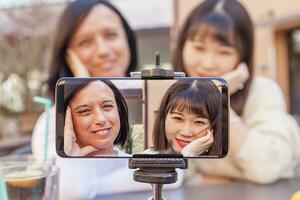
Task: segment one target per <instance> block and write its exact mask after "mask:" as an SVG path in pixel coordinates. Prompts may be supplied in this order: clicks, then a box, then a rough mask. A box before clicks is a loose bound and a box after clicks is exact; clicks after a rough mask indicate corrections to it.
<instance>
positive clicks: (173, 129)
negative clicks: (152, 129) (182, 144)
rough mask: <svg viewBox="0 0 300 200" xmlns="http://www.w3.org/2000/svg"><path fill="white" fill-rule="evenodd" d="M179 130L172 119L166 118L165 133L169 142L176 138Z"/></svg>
mask: <svg viewBox="0 0 300 200" xmlns="http://www.w3.org/2000/svg"><path fill="white" fill-rule="evenodd" d="M178 130H179V128H178V126H177V124H176V123H174V122H172V120H171V119H170V118H168V117H167V118H166V121H165V133H166V137H167V139H168V140H171V139H172V138H174V137H175V135H176V133H177V132H178Z"/></svg>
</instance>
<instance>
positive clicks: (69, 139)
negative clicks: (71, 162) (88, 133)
mask: <svg viewBox="0 0 300 200" xmlns="http://www.w3.org/2000/svg"><path fill="white" fill-rule="evenodd" d="M75 142H76V136H75V132H74V127H73V120H72V113H71V107H70V106H68V107H67V110H66V115H65V126H64V151H65V153H66V154H67V155H69V154H71V152H72V148H73V145H74V143H75Z"/></svg>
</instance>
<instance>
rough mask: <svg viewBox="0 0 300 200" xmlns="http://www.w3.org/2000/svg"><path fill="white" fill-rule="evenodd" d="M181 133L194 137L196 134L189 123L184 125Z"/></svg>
mask: <svg viewBox="0 0 300 200" xmlns="http://www.w3.org/2000/svg"><path fill="white" fill-rule="evenodd" d="M180 134H181V135H182V136H184V137H193V136H194V132H193V128H192V127H191V125H190V124H188V123H187V124H185V125H184V126H182V128H181V130H180Z"/></svg>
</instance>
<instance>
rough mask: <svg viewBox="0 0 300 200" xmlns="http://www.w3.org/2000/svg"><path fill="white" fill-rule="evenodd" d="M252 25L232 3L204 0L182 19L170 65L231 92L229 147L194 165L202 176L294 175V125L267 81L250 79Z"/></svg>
mask: <svg viewBox="0 0 300 200" xmlns="http://www.w3.org/2000/svg"><path fill="white" fill-rule="evenodd" d="M253 29H254V27H253V24H252V22H251V19H250V16H249V14H248V13H247V11H246V9H245V8H244V7H243V6H242V5H241V4H240V3H239V2H238V1H236V0H208V1H204V2H203V3H201V4H200V5H199V6H197V7H196V8H195V9H194V10H193V11H192V12H191V13H190V15H189V16H188V17H187V19H186V21H185V23H184V25H183V27H182V30H181V32H180V34H179V38H178V44H177V49H176V51H175V56H174V58H175V59H174V66H175V68H176V69H177V70H178V71H184V72H186V74H187V75H188V76H193V77H223V78H225V79H226V80H227V81H228V83H229V90H230V93H231V102H230V104H231V111H230V118H231V120H230V147H229V154H228V156H227V157H226V158H225V159H222V160H208V161H206V160H205V161H204V160H203V161H202V160H201V161H199V162H195V163H196V167H197V168H198V170H200V171H201V172H202V173H203V174H206V175H215V176H222V177H231V178H237V179H243V180H248V181H252V182H256V183H271V182H274V181H276V180H278V179H280V178H290V177H293V176H294V167H295V165H296V164H297V163H298V162H299V159H300V158H299V157H300V136H299V127H298V125H297V123H296V121H295V120H294V119H293V118H292V117H291V116H290V115H289V114H288V113H287V112H286V106H285V103H284V98H283V95H282V92H281V91H280V89H279V87H278V85H277V84H276V83H275V82H273V81H272V80H270V79H267V78H263V77H253V42H254V31H253Z"/></svg>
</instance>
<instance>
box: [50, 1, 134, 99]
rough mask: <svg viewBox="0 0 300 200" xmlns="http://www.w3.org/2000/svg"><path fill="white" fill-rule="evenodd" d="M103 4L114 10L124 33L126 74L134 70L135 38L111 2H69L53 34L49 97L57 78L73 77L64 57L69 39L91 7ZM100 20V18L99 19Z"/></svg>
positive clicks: (52, 92)
mask: <svg viewBox="0 0 300 200" xmlns="http://www.w3.org/2000/svg"><path fill="white" fill-rule="evenodd" d="M99 4H101V5H105V6H106V7H108V8H110V9H111V10H112V11H114V12H115V13H116V14H117V15H118V16H119V17H120V19H121V22H122V25H123V28H124V30H125V33H126V37H127V43H128V46H129V50H130V63H129V66H128V69H127V71H126V76H129V75H130V72H132V71H134V70H135V68H136V66H137V49H136V39H135V35H134V32H133V30H132V29H131V28H130V26H129V24H128V23H127V22H126V20H125V18H124V17H123V16H122V15H121V13H120V12H119V11H118V10H117V8H115V7H114V6H113V5H112V4H110V3H109V2H107V1H104V0H77V1H74V2H72V3H70V4H69V5H68V6H67V7H66V9H65V10H64V12H63V14H62V15H61V17H60V19H59V21H58V24H57V30H56V35H55V38H54V39H55V40H54V44H53V48H52V57H51V62H50V75H49V79H48V87H49V90H50V94H51V97H52V98H53V97H54V94H55V84H56V82H57V81H58V79H60V78H62V77H73V76H74V75H73V73H72V72H71V70H70V68H69V67H68V64H67V62H66V59H65V54H66V50H67V48H68V44H69V41H70V39H71V37H72V35H73V34H74V32H75V31H76V29H77V28H78V27H79V25H80V24H81V22H82V21H83V20H84V19H85V17H86V16H87V15H88V14H89V12H90V11H91V9H92V8H93V7H95V6H96V5H99ZM99 20H101V19H99Z"/></svg>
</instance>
